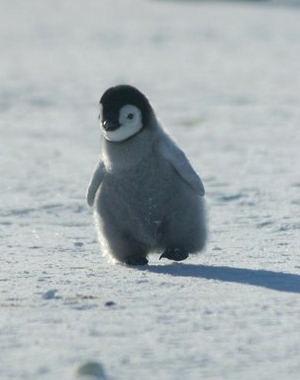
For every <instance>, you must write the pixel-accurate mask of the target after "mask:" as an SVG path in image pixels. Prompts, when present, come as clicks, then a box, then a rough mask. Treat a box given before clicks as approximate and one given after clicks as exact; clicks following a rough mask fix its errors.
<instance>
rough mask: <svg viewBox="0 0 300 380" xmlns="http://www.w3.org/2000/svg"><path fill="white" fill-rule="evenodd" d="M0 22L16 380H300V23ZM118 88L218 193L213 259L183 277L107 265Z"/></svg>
mask: <svg viewBox="0 0 300 380" xmlns="http://www.w3.org/2000/svg"><path fill="white" fill-rule="evenodd" d="M0 7H1V11H0V46H1V59H0V79H1V80H0V83H1V87H0V115H1V118H0V123H1V124H0V129H1V135H0V136H1V137H0V139H1V140H0V178H1V198H0V199H1V207H0V250H1V256H0V268H1V269H0V270H1V272H0V306H1V311H0V378H1V380H6V379H30V380H35V379H46V380H50V379H51V380H54V379H64V380H65V379H66V380H69V379H74V378H75V377H76V376H77V375H78V376H82V374H84V373H87V371H89V370H91V371H92V372H93V373H94V378H108V379H170V380H171V379H172V380H174V379H175V380H176V379H178V380H179V379H180V380H182V379H230V380H234V379H254V378H255V379H273V380H274V379H299V378H300V299H299V298H300V297H299V296H300V259H299V254H300V252H299V248H300V244H299V241H300V218H299V216H300V177H299V162H300V149H299V146H300V134H299V127H300V107H299V104H300V75H299V59H300V22H299V19H300V8H297V7H290V8H289V7H282V6H272V5H270V4H268V3H258V2H255V3H250V2H247V3H237V2H234V3H224V2H221V3H213V2H206V3H203V2H190V3H189V2H181V3H180V2H158V1H142V0H139V1H138V0H136V1H129V0H118V1H110V0H101V1H96V0H91V1H85V2H83V1H79V0H76V1H74V0H72V1H59V0H53V1H38V0H36V1H35V0H27V1H17V0H6V1H3V0H2V1H1V3H0ZM116 83H131V84H134V85H136V86H138V87H139V88H140V89H141V90H142V91H144V92H145V93H146V94H147V95H148V96H149V98H150V99H151V100H152V102H153V104H154V107H155V109H156V111H157V113H158V115H159V116H160V117H161V119H162V120H163V122H164V124H165V125H166V126H168V130H169V132H170V133H171V134H172V135H173V136H174V137H175V138H176V139H177V141H179V142H180V145H181V146H182V147H183V148H184V150H185V151H186V152H187V154H188V155H189V156H190V158H191V160H192V161H193V163H194V166H195V168H196V169H197V170H199V172H200V173H201V175H202V178H203V181H204V183H205V186H206V191H207V195H206V198H207V203H208V208H209V219H210V223H209V224H210V241H209V244H208V247H207V250H206V251H205V252H204V253H203V254H201V255H199V256H196V257H193V258H190V259H188V260H186V261H185V262H183V263H181V264H174V263H172V262H166V261H164V262H159V261H158V257H156V256H153V257H151V258H150V266H149V267H148V268H146V269H134V268H128V267H125V266H122V265H112V264H111V263H109V262H107V260H106V259H105V258H103V257H102V256H101V253H100V252H99V247H98V243H97V240H96V232H95V229H94V226H93V218H92V212H91V210H90V209H88V207H87V205H86V201H85V192H86V188H87V184H88V181H89V178H90V175H91V173H92V171H93V168H94V167H95V164H96V162H97V156H98V150H99V129H98V124H97V112H98V107H97V102H98V99H99V98H100V96H101V94H102V92H103V91H104V90H105V89H106V87H107V86H109V85H111V84H116ZM92 372H90V373H92ZM76 374H77V375H76ZM97 374H100V375H97Z"/></svg>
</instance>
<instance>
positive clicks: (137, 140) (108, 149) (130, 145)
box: [102, 123, 158, 173]
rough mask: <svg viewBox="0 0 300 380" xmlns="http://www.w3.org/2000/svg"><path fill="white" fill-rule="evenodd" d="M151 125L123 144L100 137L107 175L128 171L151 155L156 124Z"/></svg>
mask: <svg viewBox="0 0 300 380" xmlns="http://www.w3.org/2000/svg"><path fill="white" fill-rule="evenodd" d="M151 124H153V125H149V126H147V127H145V128H143V129H142V130H141V131H140V132H139V133H137V134H136V135H134V136H132V137H131V138H130V139H128V140H126V141H123V142H111V141H107V140H106V139H105V138H104V137H102V159H103V162H104V165H105V168H106V170H107V171H108V172H109V173H115V172H119V171H122V170H129V169H131V168H133V167H134V166H136V165H138V164H139V163H140V162H141V161H142V160H144V159H145V158H146V157H147V156H149V155H150V154H151V152H152V147H153V143H154V141H155V138H156V135H157V130H158V125H157V123H151Z"/></svg>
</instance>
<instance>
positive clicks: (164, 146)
mask: <svg viewBox="0 0 300 380" xmlns="http://www.w3.org/2000/svg"><path fill="white" fill-rule="evenodd" d="M158 150H159V152H160V153H161V155H162V156H163V157H164V158H165V159H166V160H167V161H168V162H169V163H170V164H171V165H172V166H173V168H174V169H175V170H176V172H177V173H178V174H179V175H180V177H181V178H182V179H183V180H184V181H185V182H187V183H188V185H189V186H190V187H191V188H192V189H193V190H194V191H195V192H196V193H197V194H198V195H200V196H204V194H205V190H204V186H203V183H202V181H201V179H200V177H199V175H198V174H197V173H196V172H195V170H194V169H193V167H192V165H191V163H190V162H189V160H188V158H187V157H186V155H185V154H184V153H183V151H182V150H181V149H179V148H178V146H177V145H176V144H175V143H174V142H173V141H172V140H171V138H170V137H169V136H168V135H167V134H164V136H162V138H161V139H159V141H158Z"/></svg>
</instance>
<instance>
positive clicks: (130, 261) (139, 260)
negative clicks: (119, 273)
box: [125, 256, 148, 266]
mask: <svg viewBox="0 0 300 380" xmlns="http://www.w3.org/2000/svg"><path fill="white" fill-rule="evenodd" d="M125 264H127V265H132V266H135V265H147V264H148V260H147V259H146V257H140V256H130V257H127V259H126V260H125Z"/></svg>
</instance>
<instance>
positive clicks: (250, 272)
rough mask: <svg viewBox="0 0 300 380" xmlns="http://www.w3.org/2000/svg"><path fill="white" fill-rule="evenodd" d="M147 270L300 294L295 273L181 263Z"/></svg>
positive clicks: (150, 267) (299, 277)
mask: <svg viewBox="0 0 300 380" xmlns="http://www.w3.org/2000/svg"><path fill="white" fill-rule="evenodd" d="M145 270H147V271H149V272H153V273H161V274H169V275H171V276H175V277H194V278H206V279H208V280H217V281H224V282H234V283H238V284H246V285H253V286H260V287H263V288H268V289H273V290H278V291H281V292H290V293H300V275H298V274H293V273H284V272H272V271H268V270H260V269H245V268H232V267H226V266H222V267H221V266H208V265H196V264H180V263H174V264H168V265H149V266H147V267H146V268H145Z"/></svg>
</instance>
